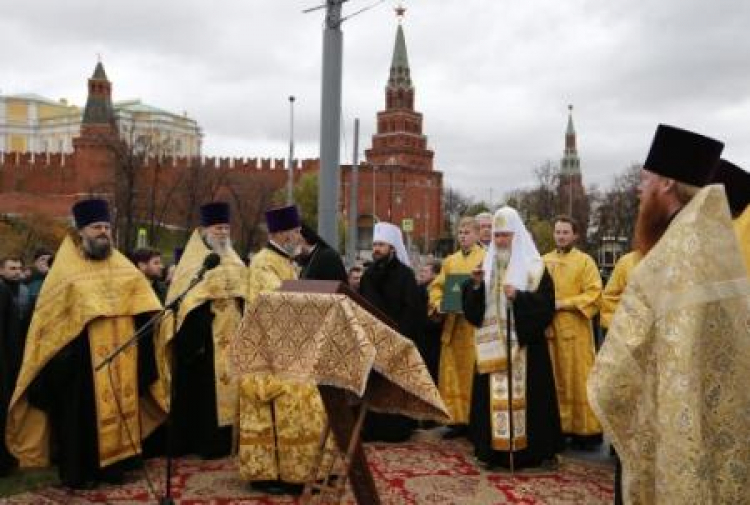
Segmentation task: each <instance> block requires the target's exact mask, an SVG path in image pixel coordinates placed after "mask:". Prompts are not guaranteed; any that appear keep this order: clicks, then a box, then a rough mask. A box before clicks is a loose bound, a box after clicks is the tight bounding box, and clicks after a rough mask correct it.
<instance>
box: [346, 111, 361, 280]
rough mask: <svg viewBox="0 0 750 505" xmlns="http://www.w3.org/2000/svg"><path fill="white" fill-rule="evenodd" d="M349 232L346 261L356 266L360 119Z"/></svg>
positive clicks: (355, 151) (355, 125)
mask: <svg viewBox="0 0 750 505" xmlns="http://www.w3.org/2000/svg"><path fill="white" fill-rule="evenodd" d="M348 217H349V231H348V232H347V244H346V261H347V263H348V264H349V265H354V257H355V255H356V249H357V217H359V118H356V119H355V120H354V154H353V155H352V174H351V177H350V178H349V216H348Z"/></svg>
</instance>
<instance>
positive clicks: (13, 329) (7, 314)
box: [0, 282, 20, 477]
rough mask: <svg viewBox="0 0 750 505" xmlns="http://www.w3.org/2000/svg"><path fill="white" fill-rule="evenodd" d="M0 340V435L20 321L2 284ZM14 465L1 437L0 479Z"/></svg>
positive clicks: (13, 374)
mask: <svg viewBox="0 0 750 505" xmlns="http://www.w3.org/2000/svg"><path fill="white" fill-rule="evenodd" d="M0 338H1V339H2V340H0V430H1V431H0V433H5V419H6V417H7V415H8V403H10V396H11V395H12V394H13V388H15V385H16V375H17V374H16V371H15V369H16V366H17V365H16V363H17V361H18V354H19V351H18V346H19V341H20V319H19V318H18V308H17V307H16V304H15V302H14V300H13V294H12V293H11V292H10V289H8V287H7V286H6V285H5V283H4V282H0ZM15 463H16V461H15V458H13V456H12V455H11V454H10V453H9V452H8V449H7V447H6V446H5V437H3V438H2V440H0V477H4V476H5V475H8V474H9V473H10V472H11V471H12V470H13V467H14V466H15Z"/></svg>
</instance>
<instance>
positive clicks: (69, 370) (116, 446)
mask: <svg viewBox="0 0 750 505" xmlns="http://www.w3.org/2000/svg"><path fill="white" fill-rule="evenodd" d="M73 214H74V217H75V222H76V228H77V229H76V230H75V231H71V232H70V234H69V235H68V236H67V237H66V238H65V239H64V240H63V243H62V245H61V246H60V248H59V250H58V251H57V254H56V255H55V262H54V264H53V266H52V268H51V269H50V271H49V274H48V275H47V278H46V280H45V282H44V286H43V287H42V290H41V292H40V294H39V299H38V301H37V304H36V310H35V313H34V317H33V320H32V322H31V327H30V328H29V332H28V339H27V343H26V347H25V353H24V358H23V364H22V366H21V372H20V375H19V377H18V382H17V384H16V390H15V393H14V395H13V398H12V400H11V402H10V409H9V414H8V422H7V429H6V433H5V435H6V441H7V444H8V448H9V450H10V451H11V452H12V453H13V455H14V456H16V457H17V458H18V460H19V461H20V464H21V466H22V467H41V466H47V465H49V464H50V462H51V460H54V461H55V463H56V464H57V467H58V472H59V475H60V480H61V482H62V483H63V485H65V486H67V487H71V488H90V487H93V486H95V485H96V484H97V483H98V482H101V481H106V482H111V483H118V482H121V481H122V476H123V464H124V462H125V460H127V459H129V458H131V457H133V456H137V455H138V454H140V452H141V441H142V440H143V439H144V438H145V437H146V435H148V434H149V433H150V432H151V431H153V430H154V429H155V428H156V427H157V426H158V424H160V423H161V422H162V421H163V419H164V411H163V410H162V409H161V408H160V405H163V403H164V398H163V397H160V396H159V395H160V394H161V392H162V391H163V387H162V385H161V383H160V380H159V374H158V367H157V365H156V363H155V358H154V347H153V340H152V338H151V337H152V335H151V334H147V335H145V337H144V338H142V339H141V340H140V341H139V342H138V343H137V344H136V345H133V346H132V347H129V348H127V349H126V350H125V351H124V352H122V353H121V354H120V355H119V356H117V357H116V358H115V359H114V360H113V361H112V362H111V364H110V365H109V367H108V368H104V369H102V370H100V371H95V370H94V368H95V366H96V365H98V364H99V363H101V362H102V360H103V359H105V358H106V357H107V356H109V355H110V354H111V353H112V352H113V351H114V350H115V349H117V348H118V347H120V346H121V345H122V344H125V343H126V342H127V341H128V339H129V338H130V337H132V336H133V334H134V333H135V331H136V329H137V328H138V327H140V326H141V325H142V324H143V323H145V322H146V321H147V320H148V318H149V317H150V316H151V313H153V312H156V311H159V310H160V309H161V304H160V303H159V300H158V298H157V297H156V294H154V291H153V290H152V289H151V286H150V284H149V283H148V281H147V280H146V278H145V277H144V276H143V275H142V274H141V273H140V272H139V271H138V269H136V267H135V266H133V264H132V263H131V262H130V261H129V260H128V259H127V258H126V257H125V256H123V255H122V254H120V252H118V251H117V250H116V249H114V248H113V247H112V234H111V231H110V217H109V208H108V205H107V203H106V202H105V201H104V200H96V199H93V200H83V201H80V202H78V203H77V204H76V205H74V206H73Z"/></svg>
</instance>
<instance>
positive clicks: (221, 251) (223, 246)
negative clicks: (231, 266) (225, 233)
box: [206, 235, 232, 256]
mask: <svg viewBox="0 0 750 505" xmlns="http://www.w3.org/2000/svg"><path fill="white" fill-rule="evenodd" d="M206 243H207V244H208V246H209V247H210V248H211V250H212V251H214V252H215V253H216V254H218V255H219V256H224V255H226V254H227V253H228V252H229V251H230V250H231V249H232V239H215V238H213V237H211V236H209V235H206Z"/></svg>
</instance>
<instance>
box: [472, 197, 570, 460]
mask: <svg viewBox="0 0 750 505" xmlns="http://www.w3.org/2000/svg"><path fill="white" fill-rule="evenodd" d="M472 276H473V278H472V279H470V280H468V281H466V282H465V283H464V286H463V293H462V295H463V308H464V315H465V316H466V318H467V320H468V321H469V322H471V323H472V324H473V325H475V326H477V327H478V330H477V334H476V341H477V368H476V374H477V375H476V376H475V379H474V385H473V389H472V402H471V414H470V418H469V439H470V440H471V442H472V443H473V444H474V452H475V455H476V457H477V459H479V460H480V461H482V462H483V463H485V464H486V465H487V466H488V467H494V466H502V467H508V466H510V464H511V454H512V462H513V465H514V467H515V468H522V467H535V466H540V465H550V466H553V465H555V464H556V460H555V455H556V454H557V453H558V452H559V451H560V450H561V449H562V431H561V427H560V413H559V410H558V406H557V396H556V390H555V381H554V376H553V373H552V362H551V360H550V356H549V350H548V347H547V339H546V337H545V329H546V327H547V326H548V325H549V324H550V323H551V321H552V317H553V315H554V310H555V291H554V285H553V283H552V277H551V276H550V275H549V273H548V272H547V270H546V268H545V266H544V262H543V261H542V259H541V256H540V255H539V252H538V251H537V249H536V246H535V245H534V242H533V240H532V239H531V235H530V234H529V233H528V231H527V230H526V227H525V226H524V225H523V222H522V221H521V218H520V217H519V216H518V213H517V212H516V211H515V210H514V209H512V208H510V207H502V208H500V209H499V210H498V211H497V212H496V213H495V216H494V221H493V243H492V244H491V245H490V248H489V250H488V252H487V255H486V256H485V260H484V263H483V266H482V269H481V270H478V271H475V272H474V273H473V274H472ZM509 316H510V326H511V328H512V329H511V332H510V339H509V338H508V330H507V328H508V324H509V321H508V317H509ZM498 338H499V343H500V345H499V346H498V345H497V344H498ZM508 347H510V357H511V358H512V359H510V360H509V359H508V352H507V349H508ZM509 386H510V387H509ZM509 390H510V391H511V392H512V394H511V395H510V398H509V395H508V391H509ZM511 406H512V407H511ZM511 419H512V421H511ZM511 426H512V427H513V429H512V430H511V429H510V428H511ZM511 432H512V433H513V434H514V435H513V436H512V437H511Z"/></svg>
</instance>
